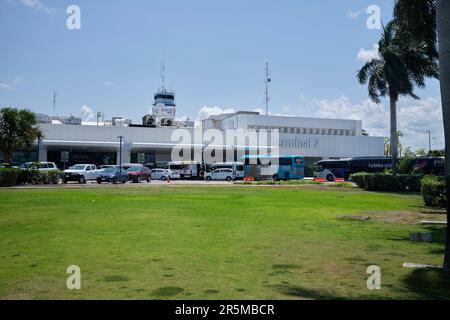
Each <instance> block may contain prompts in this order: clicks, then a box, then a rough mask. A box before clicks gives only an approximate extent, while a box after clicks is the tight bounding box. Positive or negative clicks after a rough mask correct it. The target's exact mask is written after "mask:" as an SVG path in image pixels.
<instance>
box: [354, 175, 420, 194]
mask: <svg viewBox="0 0 450 320" xmlns="http://www.w3.org/2000/svg"><path fill="white" fill-rule="evenodd" d="M422 178H423V176H422V175H405V174H401V175H397V176H393V175H391V174H386V173H357V174H353V175H352V176H351V179H352V181H353V182H355V183H356V185H357V186H358V187H360V188H363V189H365V190H367V191H384V192H399V191H400V192H401V191H410V192H419V191H420V185H421V184H420V181H421V180H422Z"/></svg>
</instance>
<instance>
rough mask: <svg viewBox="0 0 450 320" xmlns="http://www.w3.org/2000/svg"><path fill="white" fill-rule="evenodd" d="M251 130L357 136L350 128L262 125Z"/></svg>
mask: <svg viewBox="0 0 450 320" xmlns="http://www.w3.org/2000/svg"><path fill="white" fill-rule="evenodd" d="M249 129H250V130H256V131H261V130H277V129H278V130H279V131H280V133H292V134H316V135H324V136H326V135H328V136H355V135H356V132H355V130H350V129H317V128H316V129H313V128H286V127H282V128H276V127H261V126H249Z"/></svg>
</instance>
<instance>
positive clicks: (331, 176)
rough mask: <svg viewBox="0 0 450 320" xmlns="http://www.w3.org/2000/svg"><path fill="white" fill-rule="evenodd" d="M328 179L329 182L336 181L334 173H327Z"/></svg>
mask: <svg viewBox="0 0 450 320" xmlns="http://www.w3.org/2000/svg"><path fill="white" fill-rule="evenodd" d="M327 181H329V182H333V181H334V177H333V175H332V174H329V175H327Z"/></svg>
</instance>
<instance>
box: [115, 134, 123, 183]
mask: <svg viewBox="0 0 450 320" xmlns="http://www.w3.org/2000/svg"><path fill="white" fill-rule="evenodd" d="M117 138H119V139H120V146H119V176H120V178H121V177H122V141H123V138H124V137H123V136H118V137H117Z"/></svg>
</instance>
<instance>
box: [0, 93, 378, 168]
mask: <svg viewBox="0 0 450 320" xmlns="http://www.w3.org/2000/svg"><path fill="white" fill-rule="evenodd" d="M100 116H101V115H98V117H97V121H96V122H91V123H84V122H82V121H81V118H77V117H73V116H70V117H50V116H47V115H39V117H38V118H39V121H40V122H41V123H40V126H41V128H42V130H43V132H44V138H43V139H42V140H41V141H39V143H38V144H37V145H36V146H34V147H33V150H25V151H20V152H17V153H16V155H15V160H14V162H15V163H20V162H27V161H50V162H55V163H56V164H57V165H58V166H60V167H67V166H69V165H73V164H76V163H90V164H95V165H106V164H116V163H118V162H119V159H120V150H122V151H121V152H122V157H121V159H122V163H129V162H132V163H143V164H146V165H164V164H166V163H167V162H169V161H171V160H173V159H172V150H173V149H174V147H176V146H177V145H178V144H179V143H180V141H176V139H175V140H174V136H177V132H176V130H179V129H180V128H183V130H185V131H187V132H189V134H190V135H191V136H192V137H194V136H195V137H196V139H193V140H192V141H190V142H189V141H188V142H186V141H184V142H183V143H184V147H185V148H190V149H192V152H191V153H190V155H189V154H187V155H186V157H188V159H186V158H184V160H194V156H193V155H194V154H195V153H197V154H198V152H200V153H202V151H204V150H205V148H207V147H208V145H209V144H210V143H208V142H207V141H206V142H205V141H203V140H202V139H201V138H200V140H198V136H199V135H200V136H202V133H204V132H207V131H211V130H210V129H214V130H213V131H215V132H218V131H221V132H223V133H224V136H225V133H226V132H227V131H230V130H231V131H233V130H235V131H240V132H241V133H242V132H243V133H244V134H245V133H249V134H250V133H254V132H263V131H266V130H267V131H269V132H270V131H271V130H278V132H279V136H278V140H277V142H276V143H277V147H278V148H279V154H281V155H299V156H304V157H305V160H306V161H305V162H306V164H307V165H311V164H312V163H314V162H316V161H319V160H322V159H340V158H350V157H359V156H361V157H369V156H383V154H384V138H383V137H371V136H368V135H366V134H365V133H364V131H363V129H362V121H359V120H340V119H321V118H303V117H286V116H266V115H261V114H259V113H257V112H246V111H241V112H236V113H232V114H222V115H218V116H211V117H210V118H208V119H206V120H203V121H202V123H201V128H194V122H193V121H189V120H187V121H176V120H175V116H176V104H175V93H174V92H172V91H167V90H166V89H164V86H163V87H162V89H160V90H158V92H157V93H156V94H155V96H154V103H153V105H152V107H151V111H150V113H149V114H147V115H145V116H144V117H143V119H142V123H141V124H139V125H137V124H133V123H132V121H131V120H127V119H123V118H121V117H114V118H112V120H109V121H104V120H101V121H100V120H99V117H100ZM199 131H200V134H199ZM119 137H122V144H121V143H120V139H119ZM211 144H212V143H211ZM255 147H256V146H252V145H248V146H242V145H235V144H233V143H228V144H227V143H226V142H223V144H222V145H221V148H226V149H228V150H229V149H232V150H233V151H234V152H230V153H229V154H234V157H233V156H232V158H233V159H230V158H227V159H224V160H227V161H241V160H242V159H239V157H240V156H239V155H240V154H242V152H247V151H248V152H250V151H249V150H250V149H252V148H253V149H254V148H255ZM209 148H211V146H209ZM243 148H244V149H247V150H242V149H243ZM238 149H240V150H239V151H240V152H239V153H238V152H237V151H238ZM252 152H254V151H252ZM229 154H228V155H229ZM183 156H184V154H183ZM1 160H2V159H1V154H0V162H1ZM195 160H198V158H195Z"/></svg>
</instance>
